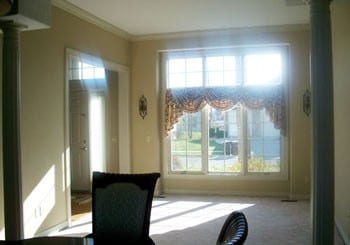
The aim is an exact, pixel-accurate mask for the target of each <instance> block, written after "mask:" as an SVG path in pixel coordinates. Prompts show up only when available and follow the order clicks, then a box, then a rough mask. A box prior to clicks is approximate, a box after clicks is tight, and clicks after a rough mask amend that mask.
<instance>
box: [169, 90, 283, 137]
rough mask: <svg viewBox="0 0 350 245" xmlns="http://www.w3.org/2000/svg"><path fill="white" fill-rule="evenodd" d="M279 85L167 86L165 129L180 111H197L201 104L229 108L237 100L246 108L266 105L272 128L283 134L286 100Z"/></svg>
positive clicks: (181, 112)
mask: <svg viewBox="0 0 350 245" xmlns="http://www.w3.org/2000/svg"><path fill="white" fill-rule="evenodd" d="M284 94H285V93H284V87H283V85H282V84H281V85H276V86H236V87H191V88H171V89H167V91H166V95H165V103H166V104H165V132H166V133H168V132H169V131H170V130H171V129H172V128H173V127H174V125H175V124H176V123H177V122H178V120H179V118H180V117H181V116H182V115H183V113H184V112H188V113H194V112H198V111H200V110H201V109H202V108H203V107H204V106H205V105H207V104H208V105H210V106H212V107H213V108H215V109H218V110H221V111H224V110H229V109H231V108H232V107H234V106H235V105H237V104H238V103H239V104H241V105H243V106H245V107H247V108H249V109H264V108H265V109H266V112H267V113H268V115H269V116H270V118H271V121H272V122H273V124H274V126H275V128H276V129H280V130H281V133H282V134H283V135H285V134H286V115H285V114H286V101H285V96H284Z"/></svg>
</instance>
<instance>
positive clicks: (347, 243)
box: [335, 219, 350, 245]
mask: <svg viewBox="0 0 350 245" xmlns="http://www.w3.org/2000/svg"><path fill="white" fill-rule="evenodd" d="M335 227H336V228H337V230H338V232H339V234H340V237H341V238H342V239H343V241H344V243H345V245H350V238H349V237H348V236H347V234H346V233H345V231H344V229H343V227H342V226H341V224H340V223H339V222H338V221H337V219H335Z"/></svg>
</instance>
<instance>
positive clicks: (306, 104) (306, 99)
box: [303, 89, 311, 116]
mask: <svg viewBox="0 0 350 245" xmlns="http://www.w3.org/2000/svg"><path fill="white" fill-rule="evenodd" d="M303 111H304V113H305V114H306V115H307V116H309V115H310V113H311V93H310V91H309V90H308V89H307V90H306V91H305V93H304V94H303Z"/></svg>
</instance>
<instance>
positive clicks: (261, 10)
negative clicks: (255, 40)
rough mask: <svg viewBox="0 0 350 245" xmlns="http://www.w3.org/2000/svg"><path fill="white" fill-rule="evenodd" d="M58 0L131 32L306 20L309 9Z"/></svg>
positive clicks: (214, 1) (249, 0) (282, 0)
mask: <svg viewBox="0 0 350 245" xmlns="http://www.w3.org/2000/svg"><path fill="white" fill-rule="evenodd" d="M61 1H64V2H69V3H70V4H71V6H72V7H78V8H77V9H81V10H83V12H85V13H88V14H91V15H93V17H97V19H100V20H102V21H104V22H107V23H109V24H111V25H112V26H114V27H116V28H117V29H120V30H122V31H124V32H126V33H127V34H128V35H131V36H143V35H153V34H164V33H167V34H168V33H178V32H189V31H207V30H217V29H230V28H241V27H257V26H275V25H287V24H305V23H308V21H309V13H308V12H309V10H308V7H307V6H306V5H304V4H302V3H303V1H302V0H61ZM73 5H74V6H73ZM90 17H91V16H90Z"/></svg>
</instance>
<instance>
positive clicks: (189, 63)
mask: <svg viewBox="0 0 350 245" xmlns="http://www.w3.org/2000/svg"><path fill="white" fill-rule="evenodd" d="M186 71H187V72H194V71H197V72H198V71H199V72H201V71H202V58H190V59H186Z"/></svg>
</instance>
